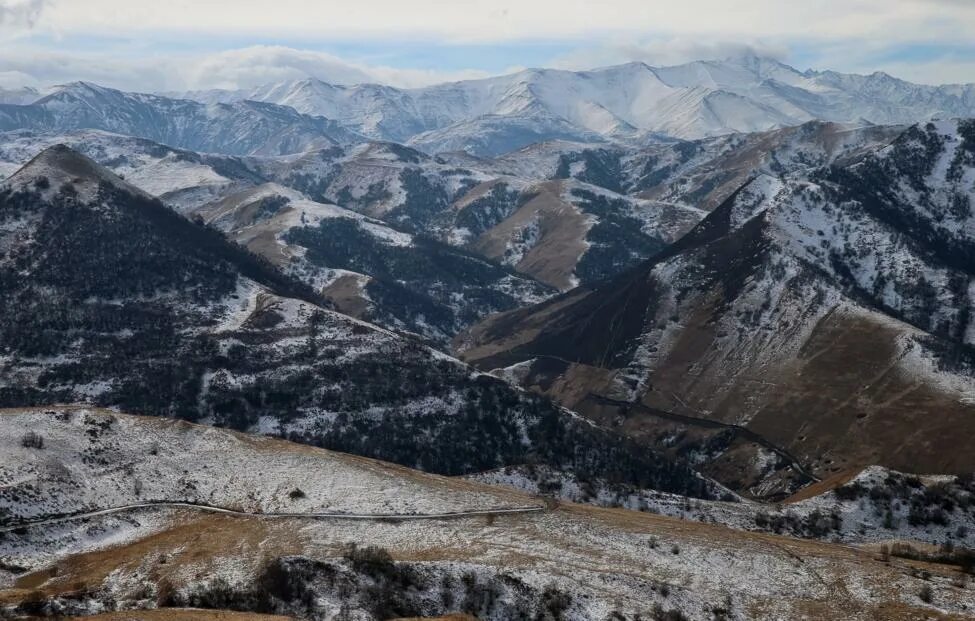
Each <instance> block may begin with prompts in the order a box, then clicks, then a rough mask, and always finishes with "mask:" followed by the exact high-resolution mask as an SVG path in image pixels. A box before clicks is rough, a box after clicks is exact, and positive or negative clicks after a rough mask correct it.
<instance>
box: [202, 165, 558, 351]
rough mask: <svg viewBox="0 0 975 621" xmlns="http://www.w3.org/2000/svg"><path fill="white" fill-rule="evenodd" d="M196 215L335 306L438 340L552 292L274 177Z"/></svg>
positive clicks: (359, 315)
mask: <svg viewBox="0 0 975 621" xmlns="http://www.w3.org/2000/svg"><path fill="white" fill-rule="evenodd" d="M195 213H196V215H198V216H200V217H202V218H203V219H204V220H205V221H206V222H207V223H209V224H210V225H212V226H215V227H217V228H219V229H220V230H222V231H225V232H226V233H227V234H228V235H229V236H230V237H231V239H233V240H235V241H236V242H237V243H240V244H242V245H244V246H246V247H247V248H249V249H250V250H251V251H253V252H255V253H257V254H260V255H262V256H264V257H266V258H267V259H268V260H270V261H271V262H272V263H274V264H275V265H277V266H278V267H279V268H280V269H282V270H284V271H286V272H288V273H290V274H292V275H293V276H294V277H295V278H297V279H299V280H302V281H304V282H307V283H309V284H311V285H312V286H313V287H315V289H316V290H318V291H321V292H322V294H323V295H324V296H325V298H326V299H328V300H329V301H330V302H331V303H332V304H333V305H334V306H335V308H336V309H337V310H339V311H340V312H342V313H345V314H348V315H352V316H354V317H357V318H360V319H365V320H368V321H371V322H374V323H378V324H380V325H383V326H385V327H387V328H391V329H399V330H406V331H410V332H414V333H416V334H420V335H422V336H423V337H425V338H427V339H430V340H431V341H434V342H437V343H441V344H446V343H449V341H450V339H451V337H453V336H454V335H455V334H457V333H458V332H460V331H461V330H462V329H464V328H466V327H468V326H470V325H471V324H473V323H474V322H476V321H478V320H480V319H483V318H484V317H486V316H487V315H490V314H492V313H496V312H501V311H505V310H511V309H513V308H517V307H521V306H525V305H527V304H531V303H535V302H540V301H541V300H543V299H545V298H546V297H548V296H550V295H552V294H553V293H554V292H553V291H552V290H551V289H549V288H548V287H545V286H544V285H542V284H541V283H538V282H535V281H533V280H530V279H528V278H525V277H523V276H520V275H518V274H515V273H514V272H513V271H511V270H507V269H505V268H502V267H501V266H499V265H496V264H492V263H489V262H487V261H484V260H483V259H480V258H478V257H475V256H472V255H469V254H466V253H464V252H461V251H459V250H457V249H455V248H452V247H450V246H447V245H445V244H441V243H439V242H436V241H434V240H431V239H428V238H424V237H418V236H415V235H411V234H408V233H404V232H402V231H397V230H395V229H392V228H390V227H389V225H387V224H385V223H384V222H382V221H379V220H373V219H371V218H367V217H365V216H362V215H361V214H358V213H356V212H354V211H350V210H347V209H343V208H341V207H337V206H335V205H326V204H322V203H316V202H314V201H309V200H308V199H306V198H305V197H304V196H302V195H301V194H299V193H298V192H296V191H295V190H291V189H289V188H284V187H282V186H280V185H277V184H265V185H261V186H258V187H256V188H253V189H250V190H245V191H244V192H241V193H238V194H233V195H230V196H227V197H225V198H223V199H222V200H220V201H218V202H217V203H214V204H211V205H207V206H206V207H204V208H203V209H201V210H198V211H196V212H195Z"/></svg>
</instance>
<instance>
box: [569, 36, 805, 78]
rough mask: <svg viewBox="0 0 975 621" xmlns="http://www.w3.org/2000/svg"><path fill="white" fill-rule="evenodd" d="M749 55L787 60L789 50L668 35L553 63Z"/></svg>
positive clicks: (662, 62)
mask: <svg viewBox="0 0 975 621" xmlns="http://www.w3.org/2000/svg"><path fill="white" fill-rule="evenodd" d="M745 54H751V55H756V56H762V57H765V58H774V59H776V60H787V59H788V57H789V49H788V47H787V46H785V45H771V44H764V43H761V42H753V43H743V42H721V41H701V40H700V39H698V38H696V37H668V38H661V39H656V40H651V41H639V40H636V39H634V40H629V41H627V40H623V41H617V42H615V43H612V44H608V45H604V46H601V47H586V48H579V49H576V50H574V51H572V52H570V53H568V54H565V55H563V56H560V57H559V58H556V59H555V60H554V61H553V66H555V67H558V68H561V69H573V70H580V69H591V68H593V67H600V66H607V65H615V64H621V63H626V62H633V61H638V62H643V63H647V64H648V65H655V66H658V67H659V66H668V65H679V64H682V63H687V62H691V61H695V60H717V59H722V58H729V57H733V56H742V55H745Z"/></svg>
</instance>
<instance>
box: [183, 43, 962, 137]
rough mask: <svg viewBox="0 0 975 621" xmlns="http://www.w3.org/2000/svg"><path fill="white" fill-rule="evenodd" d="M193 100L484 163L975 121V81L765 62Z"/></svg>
mask: <svg viewBox="0 0 975 621" xmlns="http://www.w3.org/2000/svg"><path fill="white" fill-rule="evenodd" d="M188 96H192V97H195V98H198V99H200V100H201V101H207V102H210V103H214V102H223V103H226V102H232V101H240V100H243V99H252V100H257V101H265V102H272V103H276V104H280V105H286V106H292V107H294V108H295V109H296V110H298V111H299V112H302V113H305V114H311V115H321V116H325V117H327V118H332V119H335V120H337V121H339V122H341V123H344V124H346V125H348V126H349V127H352V128H354V129H355V130H356V131H358V132H361V133H362V134H364V135H366V136H369V137H370V138H374V139H382V140H394V141H398V142H409V143H410V144H412V145H414V146H416V147H418V148H421V149H424V150H427V151H430V152H437V151H448V150H453V149H458V148H461V149H463V150H466V151H469V152H471V153H476V154H480V155H498V154H500V153H502V152H506V151H511V150H514V149H516V148H519V147H521V146H525V145H527V144H530V143H532V142H538V141H540V140H549V139H564V140H582V141H585V142H594V141H597V140H604V141H624V142H646V141H647V140H648V139H650V138H652V137H654V135H655V134H664V135H666V136H670V137H675V138H682V139H697V138H703V137H708V136H717V135H723V134H729V133H736V132H755V131H764V130H769V129H774V128H779V127H786V126H792V125H799V124H802V123H805V122H807V121H812V120H817V119H818V120H825V121H835V122H842V123H864V122H867V123H872V124H910V123H914V122H917V121H923V120H929V119H932V118H949V117H964V116H972V115H973V114H975V85H971V84H968V85H945V86H926V85H918V84H912V83H910V82H906V81H904V80H899V79H897V78H894V77H892V76H890V75H888V74H885V73H882V72H877V73H873V74H870V75H854V74H842V73H837V72H834V71H813V70H809V71H805V72H801V71H799V70H797V69H795V68H793V67H790V66H788V65H786V64H783V63H781V62H778V61H776V60H772V59H768V58H760V57H756V56H741V57H734V58H728V59H725V60H719V61H696V62H691V63H687V64H684V65H678V66H673V67H654V66H651V65H647V64H645V63H641V62H634V63H628V64H624V65H618V66H612V67H605V68H601V69H594V70H591V71H579V72H573V71H567V70H557V69H528V70H524V71H521V72H518V73H514V74H510V75H505V76H499V77H492V78H486V79H481V80H469V81H461V82H453V83H446V84H440V85H436V86H430V87H425V88H416V89H397V88H393V87H388V86H380V85H375V84H362V85H356V86H338V85H332V84H327V83H325V82H322V81H320V80H317V79H315V78H307V79H303V80H295V81H289V82H281V83H277V84H272V85H266V86H262V87H260V88H257V89H253V90H252V91H249V92H246V91H233V92H231V91H197V92H194V93H192V94H188Z"/></svg>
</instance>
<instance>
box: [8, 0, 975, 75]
mask: <svg viewBox="0 0 975 621" xmlns="http://www.w3.org/2000/svg"><path fill="white" fill-rule="evenodd" d="M973 31H975V0H843V1H840V0H805V1H804V2H801V3H800V2H784V1H780V0H735V1H733V2H732V1H730V0H682V2H679V3H674V2H672V1H670V0H668V1H667V2H660V1H655V0H602V1H601V2H593V1H592V0H585V1H584V0H521V1H518V2H516V1H511V0H492V1H491V2H482V1H480V0H409V1H400V0H395V1H394V0H358V1H357V2H349V1H348V0H342V1H341V2H339V1H330V0H314V1H313V0H235V1H233V2H230V1H228V0H163V1H159V0H153V1H145V0H0V86H6V87H11V86H17V85H20V84H31V85H45V84H52V83H57V82H64V81H68V80H73V79H87V80H92V81H97V82H101V83H105V84H107V85H110V86H116V87H120V88H129V89H135V90H182V89H193V88H209V87H223V88H249V87H251V86H254V85H256V84H259V83H264V82H269V81H276V80H279V79H289V78H293V77H299V76H303V75H309V74H310V75H315V76H316V77H320V78H323V79H326V80H332V81H335V82H356V81H366V80H368V81H378V82H386V83H391V84H395V85H398V86H417V85H423V84H429V83H433V82H438V81H445V80H453V79H461V78H477V77H484V76H488V75H495V74H499V73H506V72H510V71H514V70H517V69H519V68H522V67H556V68H566V69H585V68H592V67H596V66H604V65H610V64H617V63H622V62H628V61H643V62H647V63H650V64H658V65H666V64H676V63H680V62H686V61H689V60H698V59H708V58H720V57H724V56H728V55H732V54H737V53H741V52H743V51H754V52H755V53H759V54H762V55H766V56H772V57H775V58H778V59H780V60H783V61H785V62H788V63H790V64H792V65H794V66H796V67H797V68H800V69H806V68H817V69H826V68H829V69H835V70H838V71H848V72H858V73H869V72H872V71H876V70H883V71H887V72H888V73H891V74H893V75H896V76H898V77H903V78H905V79H910V80H914V81H920V82H927V83H943V82H975V44H973V42H972V36H971V32H973Z"/></svg>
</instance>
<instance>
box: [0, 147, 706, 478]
mask: <svg viewBox="0 0 975 621" xmlns="http://www.w3.org/2000/svg"><path fill="white" fill-rule="evenodd" d="M0 218H2V220H0V222H2V225H0V292H2V300H3V301H2V314H3V317H4V321H3V322H2V325H0V343H2V350H0V356H2V358H0V360H2V365H3V367H2V373H0V377H2V378H3V382H2V386H0V404H3V405H6V406H26V405H44V404H50V403H73V402H80V403H88V404H93V405H98V406H104V407H108V406H112V407H119V408H122V409H125V410H127V411H132V412H137V413H140V414H153V415H164V416H170V417H177V418H184V419H188V420H199V421H205V422H209V423H213V424H216V425H221V426H229V427H234V428H237V429H253V430H260V431H262V432H265V433H272V434H276V435H282V436H288V437H292V438H295V439H299V440H302V441H304V442H307V443H312V444H319V445H323V446H328V447H332V448H337V449H341V450H345V451H348V452H353V453H357V454H362V455H367V456H377V457H383V458H385V459H387V460H390V461H396V462H399V463H405V464H410V465H413V466H418V467H421V468H423V469H426V470H431V471H436V472H442V473H451V474H455V473H457V474H459V473H465V472H471V471H477V470H483V469H487V468H491V467H496V466H498V465H502V464H506V463H524V462H530V461H534V460H540V461H543V462H546V461H553V462H557V463H562V464H565V465H566V467H568V468H569V469H576V468H578V469H580V470H581V471H585V472H588V471H590V470H593V471H600V472H601V473H602V474H603V475H604V476H609V477H611V478H617V477H620V476H622V477H623V478H624V479H632V480H633V481H634V482H642V485H641V486H646V485H650V486H653V485H658V484H659V485H661V486H663V487H666V488H675V489H681V490H686V491H688V492H690V493H694V494H709V493H711V492H710V490H712V489H714V487H713V486H712V485H711V484H710V483H708V482H707V481H705V480H703V479H701V478H700V477H698V476H697V475H696V474H695V473H693V471H691V470H690V469H689V468H688V467H687V466H685V465H682V464H680V463H678V462H675V461H672V460H668V459H663V458H662V457H659V456H657V455H651V454H646V453H643V452H640V451H637V450H636V449H635V448H634V447H632V446H631V445H629V444H628V443H627V442H625V441H622V440H621V439H620V438H618V437H617V436H615V435H613V434H611V433H609V432H606V431H604V430H600V429H598V428H595V427H592V426H590V425H589V424H587V423H586V422H584V421H582V420H580V419H578V418H577V417H575V416H574V415H572V414H571V413H569V412H566V411H564V410H562V409H559V408H556V407H554V406H552V405H551V404H550V403H548V402H547V401H545V400H542V399H539V398H536V397H532V396H529V395H526V394H524V393H521V392H519V391H517V390H515V389H513V388H511V387H510V386H509V385H507V384H506V383H504V382H501V381H499V380H496V379H494V378H491V377H487V376H483V375H480V374H477V373H474V372H472V371H471V369H470V368H468V367H466V366H465V365H463V364H461V363H459V362H458V361H456V360H454V359H452V358H449V357H446V356H444V355H442V354H440V353H438V352H435V351H433V350H430V349H428V348H426V347H424V346H422V345H420V344H419V343H418V342H415V341H412V340H407V339H403V338H400V337H398V336H396V335H394V334H392V333H390V332H387V331H385V330H381V329H379V328H376V327H375V326H372V325H369V324H366V323H363V322H360V321H356V320H354V319H351V318H349V317H347V316H344V315H340V314H338V313H335V312H332V311H329V310H327V309H325V308H324V307H323V306H322V303H323V302H322V301H321V298H320V297H319V295H318V293H317V292H315V291H314V290H313V289H311V288H310V287H309V286H307V285H304V284H301V283H299V282H298V281H296V280H293V279H291V278H290V277H287V276H285V275H284V274H282V273H281V272H280V271H278V270H277V269H275V268H274V267H273V266H272V265H271V264H270V263H269V262H268V261H266V260H264V259H260V258H258V257H257V256H256V255H253V254H251V253H249V252H248V251H246V250H244V249H243V248H241V247H239V246H236V245H234V244H232V243H229V242H228V241H227V240H226V239H225V238H224V237H223V236H222V235H221V234H220V233H219V232H218V231H216V230H214V229H211V228H209V227H205V226H202V225H200V224H196V223H193V222H190V221H189V220H186V219H184V218H182V217H181V216H179V215H177V214H176V213H175V212H173V211H171V210H169V209H168V208H167V207H165V206H164V205H162V204H161V203H159V202H158V201H155V200H154V199H152V198H150V197H148V196H146V195H145V194H143V193H141V192H140V191H138V190H136V189H135V188H133V187H131V186H129V185H127V184H125V183H124V182H123V181H121V180H120V179H118V178H117V177H115V176H114V175H113V174H112V173H110V172H109V171H107V170H106V169H104V168H101V167H100V166H98V165H96V164H94V163H93V162H91V161H90V160H88V159H86V158H84V157H82V156H80V155H79V154H77V153H76V152H73V151H71V150H70V149H68V148H66V147H63V146H58V147H52V148H50V149H48V150H46V151H44V152H43V153H42V154H40V155H39V156H37V157H36V158H35V159H34V160H33V161H32V162H31V163H29V164H28V165H27V166H25V167H24V168H23V169H22V170H20V171H19V172H18V173H16V174H15V175H13V176H12V177H11V178H10V179H9V180H8V181H7V184H6V185H5V186H4V189H3V191H2V193H0Z"/></svg>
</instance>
